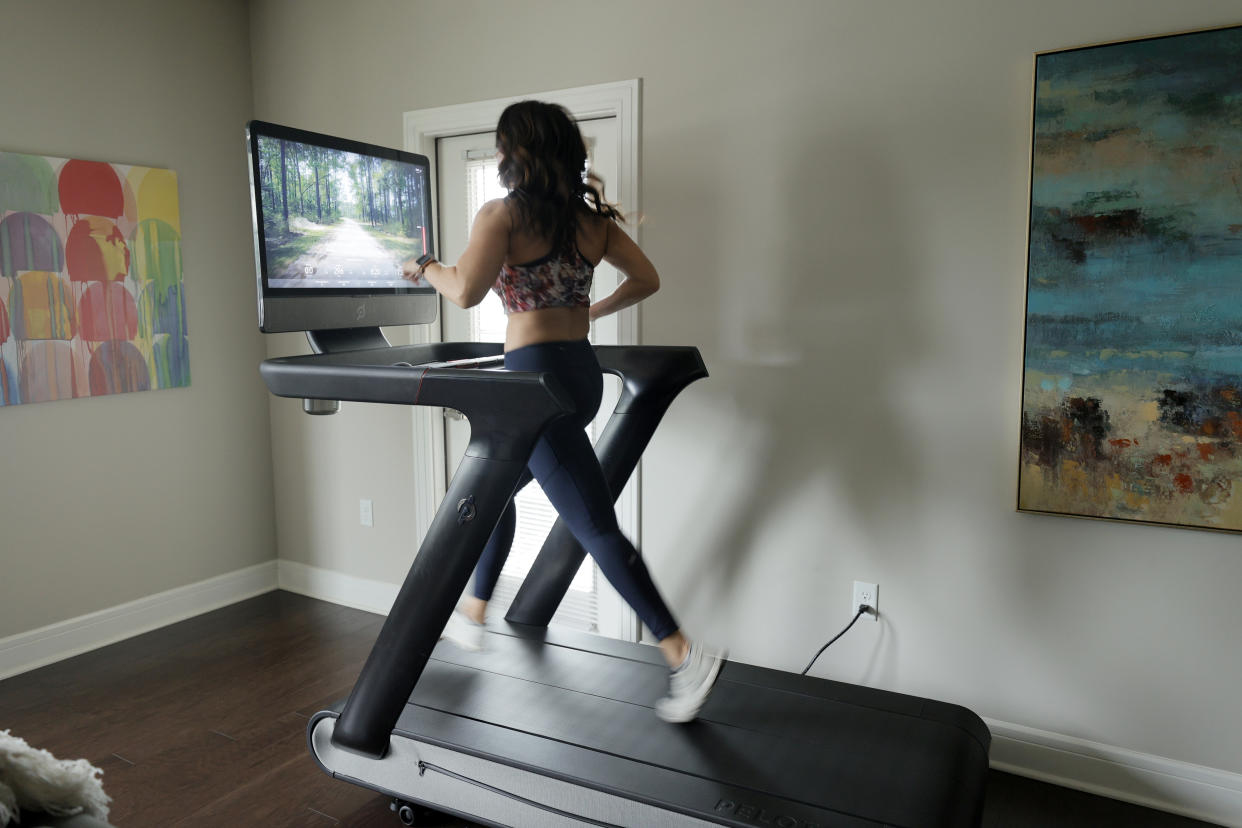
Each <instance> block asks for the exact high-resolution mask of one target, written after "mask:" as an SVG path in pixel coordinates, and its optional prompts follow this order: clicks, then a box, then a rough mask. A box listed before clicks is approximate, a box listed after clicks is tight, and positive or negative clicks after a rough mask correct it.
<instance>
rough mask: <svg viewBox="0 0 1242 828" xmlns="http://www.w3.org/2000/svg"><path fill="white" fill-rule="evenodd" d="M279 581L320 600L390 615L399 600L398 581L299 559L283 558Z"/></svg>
mask: <svg viewBox="0 0 1242 828" xmlns="http://www.w3.org/2000/svg"><path fill="white" fill-rule="evenodd" d="M277 583H278V584H279V585H280V588H281V589H284V590H288V591H289V592H296V593H298V594H299V595H305V596H307V597H310V598H318V599H320V600H321V601H330V602H332V603H333V604H341V605H342V606H346V607H353V608H354V609H360V610H366V611H367V612H374V613H378V614H380V615H387V614H388V611H389V610H390V609H392V605H393V602H394V601H396V600H397V592H398V590H399V589H400V585H398V584H390V583H388V582H387V581H375V580H372V579H370V578H359V577H357V576H355V575H346V574H345V573H344V572H337V571H335V570H331V569H320V568H319V567H317V566H309V565H307V564H304V563H298V562H297V561H280V562H279V568H278V576H277Z"/></svg>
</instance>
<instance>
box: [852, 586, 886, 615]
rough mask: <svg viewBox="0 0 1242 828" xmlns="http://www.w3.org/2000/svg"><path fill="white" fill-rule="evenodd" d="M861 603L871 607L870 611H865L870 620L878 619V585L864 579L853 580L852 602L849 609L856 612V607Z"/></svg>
mask: <svg viewBox="0 0 1242 828" xmlns="http://www.w3.org/2000/svg"><path fill="white" fill-rule="evenodd" d="M863 604H866V605H867V606H869V607H871V612H869V613H867V614H868V615H870V616H871V620H872V621H879V620H880V585H879V584H869V583H867V582H866V581H855V582H854V602H853V604H851V605H850V609H851V610H852V611H854V612H858V608H859V607H861V606H862V605H863Z"/></svg>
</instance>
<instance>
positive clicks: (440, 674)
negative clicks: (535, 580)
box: [394, 625, 989, 828]
mask: <svg viewBox="0 0 1242 828" xmlns="http://www.w3.org/2000/svg"><path fill="white" fill-rule="evenodd" d="M504 629H505V630H506V632H507V634H496V633H495V632H493V633H492V634H489V635H488V636H487V650H486V651H484V652H482V653H467V652H463V651H461V650H458V649H457V648H455V647H453V646H452V645H451V644H448V643H446V642H441V643H440V644H439V645H438V646H437V647H436V650H435V653H434V655H433V657H432V660H431V661H429V662H428V665H427V668H426V670H425V672H424V674H423V676H422V678H421V680H420V681H419V683H418V686H417V687H416V688H415V690H414V693H413V695H412V696H411V698H410V702H409V704H407V706H406V708H405V711H404V713H403V714H402V716H401V718H400V719H399V721H398V723H397V726H396V728H395V729H394V735H403V736H407V737H409V738H411V739H415V740H420V741H425V742H429V743H432V744H438V745H442V746H444V747H451V748H453V749H454V750H457V751H460V752H463V753H467V754H471V755H474V756H480V757H485V758H488V759H492V760H494V761H499V762H503V763H505V764H509V765H512V766H515V767H520V768H526V769H529V770H532V771H536V772H538V773H541V774H544V775H547V776H552V777H555V778H559V779H563V780H566V781H572V782H574V783H576V784H579V785H583V786H586V787H588V788H594V789H597V790H601V791H605V792H608V793H613V794H617V795H621V796H625V797H628V798H630V799H635V800H641V801H645V802H649V803H652V804H658V805H660V806H661V807H664V808H668V809H670V810H674V811H680V812H683V813H687V814H693V815H696V816H699V817H700V818H704V819H709V820H713V821H722V822H724V823H725V824H738V825H747V824H760V825H762V824H764V821H763V819H762V818H766V821H767V824H771V825H777V826H781V825H789V826H793V825H799V826H801V825H823V826H827V825H876V824H885V825H895V826H909V827H910V828H931V827H932V826H939V825H969V824H973V823H974V822H976V821H977V808H978V804H979V802H980V801H981V796H980V795H979V794H980V792H981V786H982V784H983V779H984V774H985V773H986V768H987V744H988V741H989V737H988V734H987V731H986V728H985V727H984V726H983V724H982V722H980V721H979V720H978V717H976V716H974V714H971V713H969V712H968V711H964V710H963V709H962V708H957V707H954V706H952V705H946V704H942V703H939V702H933V701H929V700H925V699H919V698H915V697H911V696H903V695H899V694H895V693H887V692H884V691H874V690H867V689H866V688H859V687H856V686H853V685H844V684H839V683H836V682H829V681H824V680H822V679H815V678H809V677H803V676H794V675H791V674H788V673H782V672H780V671H775V670H767V669H764V668H759V667H753V666H750V665H744V664H733V663H730V664H728V665H726V666H725V668H724V670H723V671H722V673H721V677H720V680H719V682H718V683H717V685H716V688H715V691H714V692H713V694H712V696H711V698H710V699H709V700H708V702H707V705H706V706H705V707H704V708H703V710H702V712H701V713H700V716H699V719H698V721H696V722H693V723H691V724H688V725H670V724H667V723H665V722H662V721H660V720H659V719H658V718H657V717H656V715H655V712H654V710H653V709H652V707H653V705H654V704H655V701H656V700H657V699H658V698H659V697H660V696H661V695H663V694H664V692H665V690H666V685H667V671H666V669H665V667H664V666H663V662H662V661H661V659H660V657H659V654H658V652H657V651H656V650H655V648H652V647H644V646H642V645H638V644H626V643H624V642H616V641H611V640H608V639H602V638H600V637H598V636H591V635H586V634H574V633H568V632H565V631H553V632H548V631H545V630H528V629H527V628H523V627H520V626H517V625H508V626H507V627H504ZM597 650H603V651H605V652H599V651H597ZM765 815H766V817H765ZM851 817H852V818H853V819H851Z"/></svg>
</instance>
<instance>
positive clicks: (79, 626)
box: [0, 561, 276, 679]
mask: <svg viewBox="0 0 1242 828" xmlns="http://www.w3.org/2000/svg"><path fill="white" fill-rule="evenodd" d="M273 589H276V561H268V562H267V563H261V564H257V565H255V566H251V567H247V568H246V569H239V570H237V571H236V572H229V573H226V574H224V575H220V576H217V577H215V578H209V579H207V580H206V581H199V582H198V583H194V584H187V585H186V586H183V587H177V588H176V589H170V590H168V591H166V592H160V593H157V594H155V595H149V596H147V597H146V598H139V599H138V600H136V601H130V602H129V603H127V604H121V605H119V606H115V607H110V608H108V609H105V610H100V611H98V612H92V613H89V614H87V615H80V616H78V617H77V618H70V619H69V620H67V621H61V622H58V623H56V624H50V625H48V626H46V627H40V628H39V629H37V630H31V631H29V632H24V633H18V634H17V635H11V636H9V637H8V638H3V639H0V679H5V678H8V677H9V676H15V675H17V674H18V673H24V672H26V671H27V670H34V669H35V668H37V667H43V666H45V665H47V664H52V663H53V662H56V661H61V660H62V659H66V658H71V657H72V656H75V655H80V654H81V653H85V652H88V651H90V650H94V649H97V648H99V647H103V646H104V645H107V644H113V643H115V642H117V641H122V640H124V639H126V638H130V637H131V636H135V635H139V634H141V633H144V632H150V631H151V630H155V629H159V628H160V627H165V626H167V625H169V624H174V623H176V622H177V621H184V620H185V619H187V618H192V617H193V616H195V615H201V614H202V613H204V612H209V611H211V610H214V609H219V608H220V607H224V606H228V605H229V604H235V603H237V602H238V601H243V600H245V599H247V598H252V597H254V596H256V595H261V594H263V593H265V592H271V591H272V590H273Z"/></svg>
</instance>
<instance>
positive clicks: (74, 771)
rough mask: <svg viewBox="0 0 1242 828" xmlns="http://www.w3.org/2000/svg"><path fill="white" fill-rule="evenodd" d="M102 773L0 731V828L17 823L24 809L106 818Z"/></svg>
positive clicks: (106, 806) (107, 799)
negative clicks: (57, 756)
mask: <svg viewBox="0 0 1242 828" xmlns="http://www.w3.org/2000/svg"><path fill="white" fill-rule="evenodd" d="M102 775H103V771H102V770H100V769H99V768H97V767H95V766H94V765H92V764H91V763H90V762H87V761H86V760H85V759H74V760H71V761H63V760H60V759H57V758H56V757H55V756H53V755H52V754H50V753H48V752H47V751H46V750H38V749H36V748H32V747H31V746H30V745H28V744H26V742H25V741H23V740H22V739H19V738H17V737H16V736H13V735H12V734H10V733H9V731H7V730H0V828H5V826H7V825H8V824H9V823H10V822H13V823H15V824H17V825H20V824H21V821H22V820H21V812H22V811H23V810H31V811H42V812H43V813H45V814H50V815H52V816H72V815H75V814H80V813H86V814H89V815H91V816H93V817H97V818H99V819H103V820H106V819H107V818H108V803H109V802H111V801H112V798H111V797H110V796H108V795H107V794H105V793H104V789H103V783H102V782H101V781H100V779H99V777H100V776H102Z"/></svg>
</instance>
